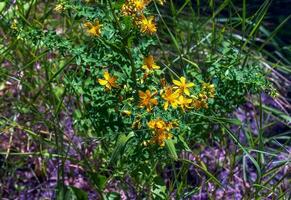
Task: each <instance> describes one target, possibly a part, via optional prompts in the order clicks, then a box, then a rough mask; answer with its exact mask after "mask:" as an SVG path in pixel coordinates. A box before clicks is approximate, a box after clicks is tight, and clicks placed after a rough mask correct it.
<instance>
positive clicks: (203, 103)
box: [192, 93, 208, 110]
mask: <svg viewBox="0 0 291 200" xmlns="http://www.w3.org/2000/svg"><path fill="white" fill-rule="evenodd" d="M207 100H208V97H207V95H206V94H205V93H200V94H198V96H197V97H194V98H193V100H192V105H193V107H194V108H195V109H196V110H199V109H201V108H205V109H208V102H207Z"/></svg>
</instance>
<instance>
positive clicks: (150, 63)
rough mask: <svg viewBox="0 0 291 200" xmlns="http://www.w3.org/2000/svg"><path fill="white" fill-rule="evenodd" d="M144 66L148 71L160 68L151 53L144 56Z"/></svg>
mask: <svg viewBox="0 0 291 200" xmlns="http://www.w3.org/2000/svg"><path fill="white" fill-rule="evenodd" d="M142 68H143V69H144V70H146V72H151V71H153V70H155V69H160V67H159V66H158V65H156V63H155V60H154V57H153V56H152V55H149V56H147V57H145V58H144V61H143V66H142Z"/></svg>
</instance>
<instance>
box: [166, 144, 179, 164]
mask: <svg viewBox="0 0 291 200" xmlns="http://www.w3.org/2000/svg"><path fill="white" fill-rule="evenodd" d="M166 146H167V148H168V150H169V153H170V155H171V157H172V158H173V159H174V160H177V159H178V155H177V152H176V148H175V145H174V143H173V140H171V139H169V140H166Z"/></svg>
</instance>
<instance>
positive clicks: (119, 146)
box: [109, 132, 134, 165]
mask: <svg viewBox="0 0 291 200" xmlns="http://www.w3.org/2000/svg"><path fill="white" fill-rule="evenodd" d="M133 136H134V132H130V133H129V134H128V135H125V134H121V135H120V136H119V137H118V139H117V142H116V146H115V149H114V151H113V153H112V156H111V158H110V161H109V165H113V163H116V161H117V159H118V157H119V156H120V155H122V154H123V151H124V148H125V146H126V143H127V142H128V141H129V139H130V138H132V137H133Z"/></svg>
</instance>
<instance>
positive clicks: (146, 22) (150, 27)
mask: <svg viewBox="0 0 291 200" xmlns="http://www.w3.org/2000/svg"><path fill="white" fill-rule="evenodd" d="M153 21H154V17H153V16H150V17H149V18H148V19H147V18H146V17H145V16H142V17H141V19H140V21H139V22H138V24H139V25H140V31H141V32H142V33H146V34H153V33H155V32H157V27H156V24H155V22H153Z"/></svg>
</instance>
